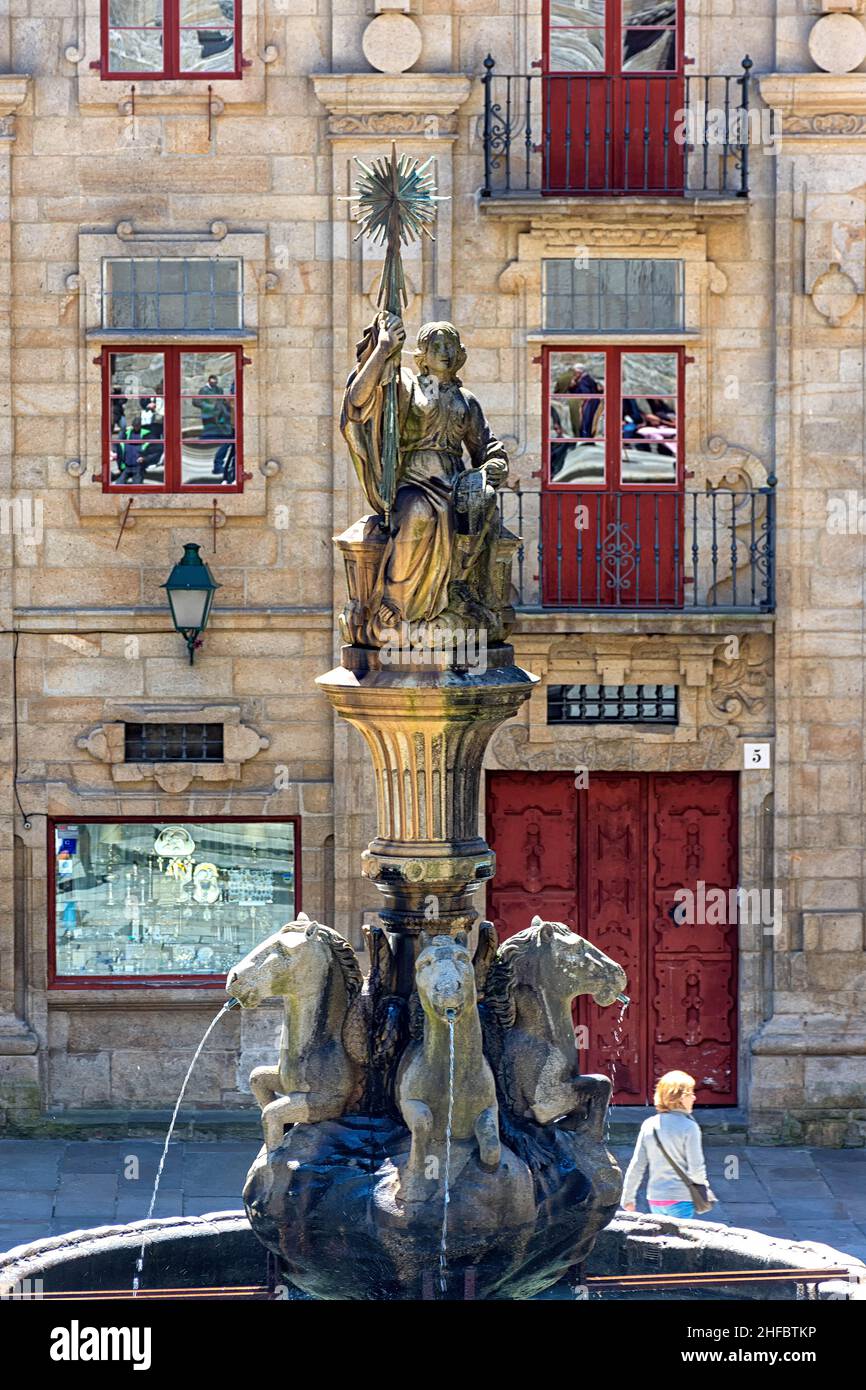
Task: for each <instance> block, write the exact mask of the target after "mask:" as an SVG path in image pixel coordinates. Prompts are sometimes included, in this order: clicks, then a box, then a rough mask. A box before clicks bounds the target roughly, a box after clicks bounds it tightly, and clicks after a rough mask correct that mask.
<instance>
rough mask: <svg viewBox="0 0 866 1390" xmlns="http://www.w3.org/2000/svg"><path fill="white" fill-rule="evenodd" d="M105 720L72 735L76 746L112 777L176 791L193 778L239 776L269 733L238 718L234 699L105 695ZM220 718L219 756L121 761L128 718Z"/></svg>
mask: <svg viewBox="0 0 866 1390" xmlns="http://www.w3.org/2000/svg"><path fill="white" fill-rule="evenodd" d="M105 716H106V718H105V722H104V723H101V724H97V725H96V726H95V727H94V728H92V729H90V730H89V731H88V732H87V733H82V734H80V735H79V736H78V738H77V739H76V746H77V747H78V748H82V749H84V750H86V751H87V752H88V753H90V754H91V755H92V756H93V757H94V758H96V759H97V760H98V761H99V762H102V763H106V764H107V765H108V766H109V768H110V769H111V778H112V781H113V782H116V783H118V784H120V785H126V784H129V783H135V782H155V783H156V784H157V786H158V787H161V788H162V790H163V791H165V792H170V793H174V794H177V793H179V792H183V791H186V789H187V788H188V787H189V786H191V785H192V783H193V782H238V781H240V778H241V774H242V771H243V764H244V763H245V762H248V761H249V760H250V758H254V757H255V756H256V754H257V753H259V752H262V751H263V750H264V749H266V748H268V747H269V746H270V739H269V738H267V737H266V736H265V735H263V734H259V733H258V732H257V730H255V729H253V728H251V727H250V726H249V725H248V724H244V723H243V722H242V720H241V707H240V705H235V704H208V705H204V704H186V705H174V706H171V705H164V704H159V705H150V704H147V705H145V704H135V703H133V704H130V703H129V702H128V701H115V700H108V701H106V704H105ZM189 723H196V724H221V725H222V726H223V761H222V762H220V763H215V762H145V763H134V762H127V761H126V746H125V732H126V725H127V724H189Z"/></svg>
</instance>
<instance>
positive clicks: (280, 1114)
mask: <svg viewBox="0 0 866 1390" xmlns="http://www.w3.org/2000/svg"><path fill="white" fill-rule="evenodd" d="M312 1118H313V1116H311V1114H310V1097H309V1095H308V1093H307V1092H306V1091H292V1092H291V1093H290V1094H289V1095H287V1096H277V1097H276V1098H275V1099H274V1100H272V1101H271V1102H270V1103H269V1104H268V1105H266V1106H265V1108H264V1110H263V1111H262V1129H263V1130H264V1133H265V1143H266V1145H267V1146H268V1148H269V1149H275V1148H276V1147H277V1146H278V1145H279V1144H281V1143H282V1140H283V1134H284V1132H285V1128H286V1125H297V1124H303V1123H305V1122H306V1121H309V1120H311V1119H312Z"/></svg>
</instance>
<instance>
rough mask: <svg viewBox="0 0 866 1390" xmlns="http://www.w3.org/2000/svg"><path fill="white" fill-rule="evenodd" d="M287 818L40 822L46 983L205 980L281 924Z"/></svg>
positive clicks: (288, 900) (290, 851) (292, 872)
mask: <svg viewBox="0 0 866 1390" xmlns="http://www.w3.org/2000/svg"><path fill="white" fill-rule="evenodd" d="M297 834H298V827H297V822H296V821H294V820H291V819H288V820H264V819H263V820H255V821H250V820H239V819H232V818H225V817H223V818H218V819H217V818H213V819H210V818H202V819H200V820H195V821H193V820H189V821H157V820H144V819H139V818H133V819H128V820H123V821H109V820H104V819H103V820H86V821H84V820H78V821H60V820H57V821H54V822H51V823H50V824H49V864H50V868H49V874H50V878H51V880H52V891H51V906H52V908H53V933H52V945H53V952H52V957H53V960H52V964H53V969H52V971H51V974H52V983H54V984H59V985H69V984H71V983H83V982H85V981H87V982H91V981H94V980H111V982H112V983H118V982H121V981H123V980H130V979H132V980H135V981H136V982H147V981H148V980H151V981H154V982H165V981H170V980H172V979H175V978H178V977H179V978H180V980H181V981H185V980H193V979H195V980H196V981H198V982H202V980H204V981H205V982H207V981H210V980H213V979H214V978H217V979H220V978H221V977H222V976H224V975H225V973H226V972H227V970H228V969H229V968H230V967H231V965H233V964H234V963H235V962H236V961H237V959H238V957H239V956H243V955H245V954H246V952H247V951H249V950H250V949H251V948H252V947H253V946H254V945H256V943H257V942H259V941H261V940H262V939H263V938H264V937H266V936H268V935H269V934H270V933H271V932H273V931H275V930H276V929H277V928H278V927H281V926H282V925H283V923H284V922H290V921H292V919H293V918H294V917H295V916H296V915H297V911H298V908H299V906H300V904H299V902H298V899H297V891H296V862H297V852H298V845H297Z"/></svg>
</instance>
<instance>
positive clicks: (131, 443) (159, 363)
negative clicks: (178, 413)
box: [109, 352, 165, 487]
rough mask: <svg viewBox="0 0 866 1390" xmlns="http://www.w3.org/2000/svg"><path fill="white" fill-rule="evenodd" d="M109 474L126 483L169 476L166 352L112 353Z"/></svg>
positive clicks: (150, 481)
mask: <svg viewBox="0 0 866 1390" xmlns="http://www.w3.org/2000/svg"><path fill="white" fill-rule="evenodd" d="M109 409H110V412H111V454H110V477H111V481H112V482H113V483H119V484H121V486H126V487H141V486H143V485H147V484H150V485H152V486H160V485H161V484H162V483H163V481H164V478H165V364H164V359H163V355H162V353H159V352H156V353H150V352H148V353H139V352H115V353H112V355H111V373H110V397H109Z"/></svg>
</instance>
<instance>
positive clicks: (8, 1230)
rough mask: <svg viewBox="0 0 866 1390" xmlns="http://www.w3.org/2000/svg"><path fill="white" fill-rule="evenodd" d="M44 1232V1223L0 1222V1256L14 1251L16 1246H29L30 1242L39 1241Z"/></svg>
mask: <svg viewBox="0 0 866 1390" xmlns="http://www.w3.org/2000/svg"><path fill="white" fill-rule="evenodd" d="M45 1232H46V1227H45V1222H44V1221H30V1222H23V1221H22V1222H21V1223H18V1222H11V1221H10V1222H7V1221H0V1255H5V1254H6V1252H7V1251H9V1250H14V1249H15V1247H16V1245H29V1244H30V1242H31V1241H34V1240H41V1239H42V1238H43V1236H44V1235H45Z"/></svg>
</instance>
